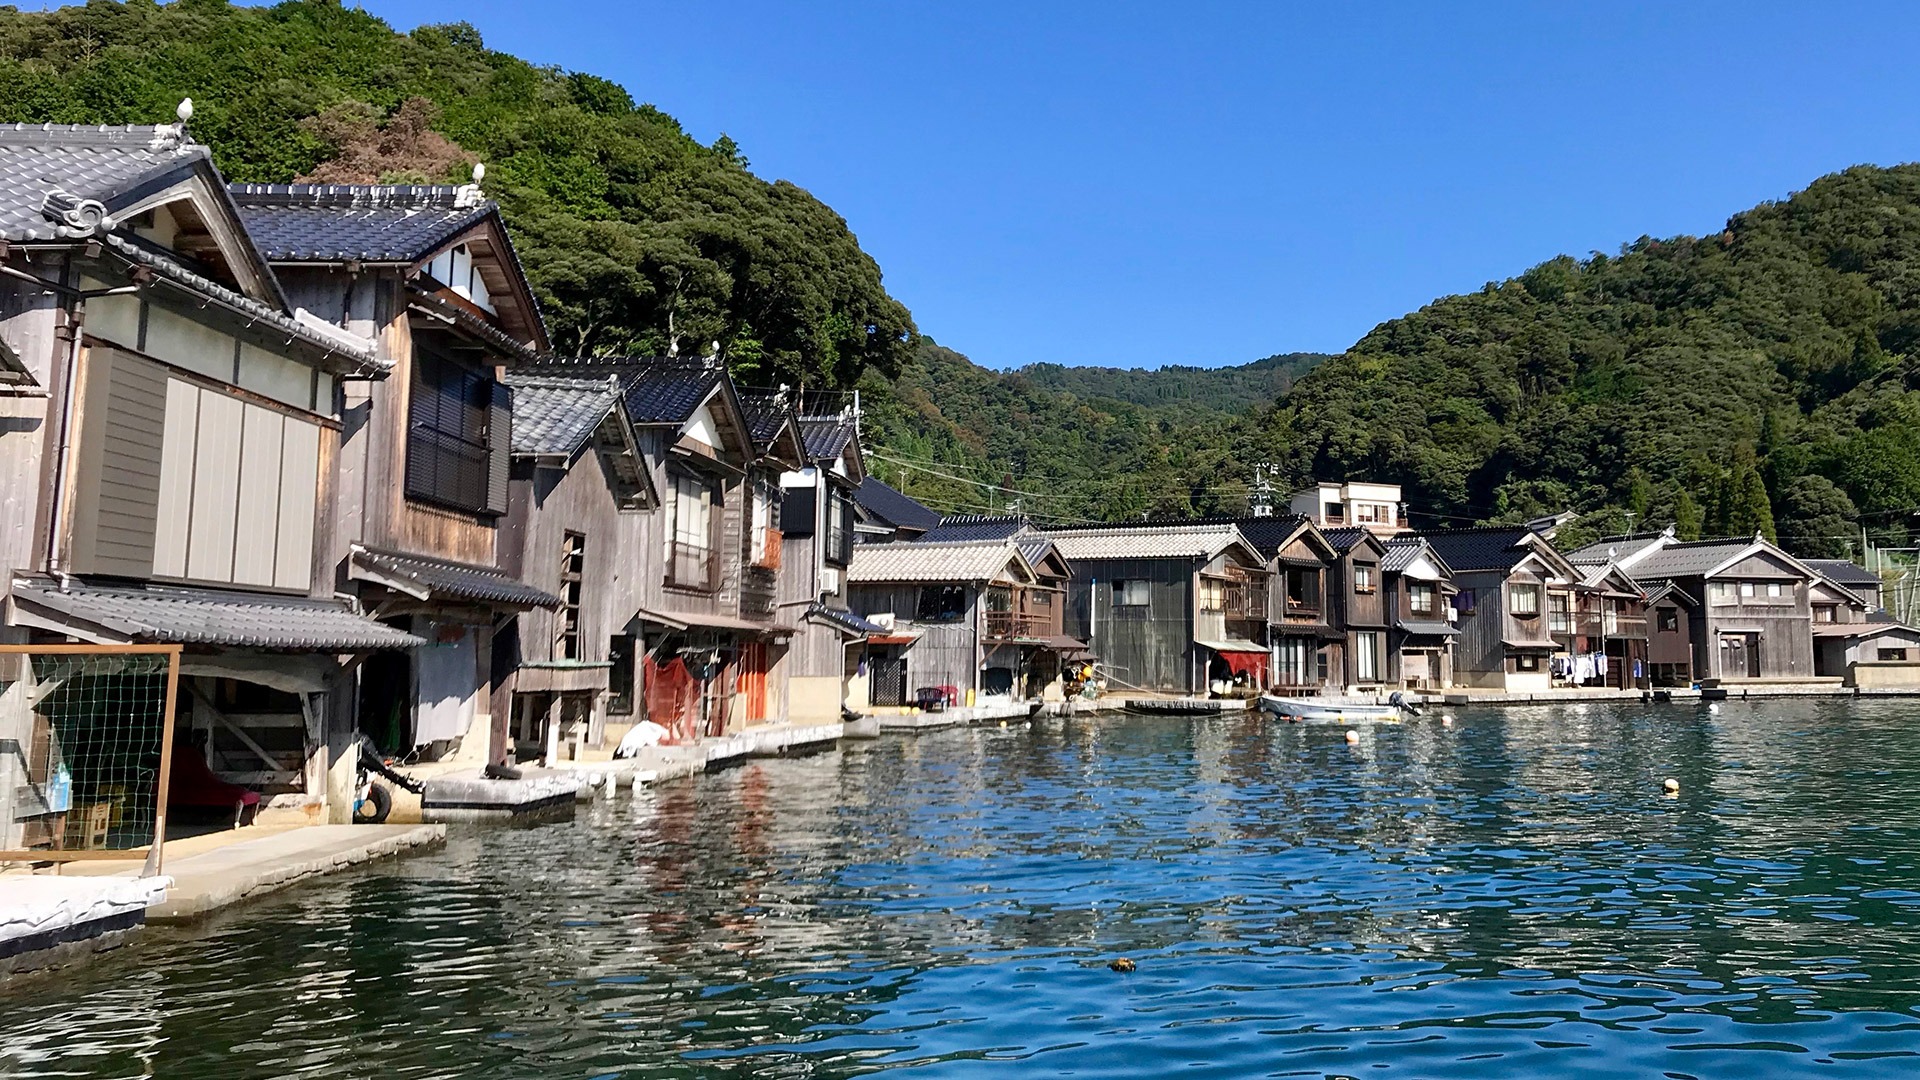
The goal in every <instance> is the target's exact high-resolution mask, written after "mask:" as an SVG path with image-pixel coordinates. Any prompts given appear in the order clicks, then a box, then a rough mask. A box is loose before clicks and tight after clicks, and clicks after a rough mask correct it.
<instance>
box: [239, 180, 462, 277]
mask: <svg viewBox="0 0 1920 1080" xmlns="http://www.w3.org/2000/svg"><path fill="white" fill-rule="evenodd" d="M229 190H230V191H231V192H232V193H233V197H234V201H236V202H238V203H239V204H240V214H241V217H242V218H243V219H244V220H245V221H246V223H247V231H248V232H249V233H252V234H253V239H254V243H256V244H258V245H259V246H260V250H261V252H263V253H264V254H265V255H266V257H267V258H268V259H269V260H271V261H273V262H348V261H359V262H372V263H415V262H418V261H420V260H421V259H424V258H426V257H427V256H429V255H431V254H433V253H434V251H435V250H436V249H438V248H439V247H440V246H441V245H443V244H445V243H446V242H447V241H449V240H452V239H453V238H454V237H456V236H458V235H460V234H461V233H463V232H465V231H467V230H468V229H471V228H472V227H474V226H475V225H477V224H479V223H480V222H481V221H483V220H485V219H486V218H488V217H490V216H492V214H493V213H494V212H495V207H494V204H493V203H491V202H487V201H484V200H479V199H477V198H475V197H474V194H473V193H472V192H466V193H463V192H462V190H461V189H460V188H457V187H449V186H444V185H432V186H429V185H413V184H233V185H231V186H230V188H229Z"/></svg>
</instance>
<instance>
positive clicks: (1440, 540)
mask: <svg viewBox="0 0 1920 1080" xmlns="http://www.w3.org/2000/svg"><path fill="white" fill-rule="evenodd" d="M1535 535H1537V534H1536V533H1535V532H1534V531H1533V530H1532V529H1529V528H1527V527H1526V526H1525V525H1500V526H1493V527H1490V528H1480V529H1446V530H1442V531H1438V532H1428V533H1422V534H1421V536H1422V537H1423V538H1425V540H1426V541H1427V544H1428V546H1430V547H1432V548H1433V550H1434V551H1435V553H1437V554H1438V555H1439V556H1440V558H1441V559H1442V560H1444V561H1445V562H1446V564H1447V565H1448V566H1450V567H1452V568H1453V569H1454V572H1455V573H1470V572H1472V571H1475V570H1511V569H1513V568H1514V567H1515V566H1517V565H1519V564H1520V561H1521V560H1522V559H1525V558H1526V557H1527V555H1528V553H1529V552H1530V551H1531V549H1530V548H1529V547H1528V546H1527V545H1526V544H1525V543H1524V541H1526V540H1527V538H1529V537H1532V536H1535Z"/></svg>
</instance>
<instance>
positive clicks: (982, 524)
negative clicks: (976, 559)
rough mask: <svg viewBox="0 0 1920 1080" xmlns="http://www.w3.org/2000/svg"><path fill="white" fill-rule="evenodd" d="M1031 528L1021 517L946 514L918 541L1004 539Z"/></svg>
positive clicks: (938, 542)
mask: <svg viewBox="0 0 1920 1080" xmlns="http://www.w3.org/2000/svg"><path fill="white" fill-rule="evenodd" d="M1032 528H1033V525H1032V523H1031V522H1029V521H1028V520H1027V519H1026V518H1023V517H1015V516H1011V515H992V514H948V515H947V516H946V517H943V518H941V519H940V523H939V524H938V525H935V526H934V527H933V528H931V529H928V530H927V533H926V535H925V536H922V537H920V539H919V541H918V542H919V543H923V544H940V543H947V542H950V541H959V540H1005V539H1007V538H1009V537H1013V536H1018V535H1020V534H1021V533H1023V532H1026V531H1028V530H1030V529H1032Z"/></svg>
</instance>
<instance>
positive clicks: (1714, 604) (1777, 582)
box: [1587, 533, 1864, 682]
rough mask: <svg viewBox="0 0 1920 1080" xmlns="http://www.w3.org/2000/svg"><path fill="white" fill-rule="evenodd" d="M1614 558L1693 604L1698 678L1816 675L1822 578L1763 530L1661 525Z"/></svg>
mask: <svg viewBox="0 0 1920 1080" xmlns="http://www.w3.org/2000/svg"><path fill="white" fill-rule="evenodd" d="M1601 543H1603V544H1605V543H1607V542H1606V541H1602V542H1601ZM1598 546H1599V545H1595V547H1598ZM1615 546H1616V547H1617V546H1618V545H1615ZM1587 550H1588V551H1591V550H1592V549H1591V548H1589V549H1587ZM1614 561H1615V562H1616V563H1617V564H1618V565H1619V566H1620V568H1621V569H1622V570H1624V571H1626V572H1627V573H1628V574H1631V575H1632V576H1633V579H1634V580H1635V581H1637V582H1639V583H1641V584H1642V585H1643V586H1645V587H1647V588H1649V589H1653V588H1655V587H1657V586H1659V585H1661V584H1669V583H1670V584H1672V585H1673V586H1675V587H1676V588H1677V589H1679V590H1680V591H1681V592H1683V593H1685V594H1686V595H1687V597H1688V598H1689V599H1691V600H1692V601H1693V602H1694V603H1695V604H1697V605H1698V607H1697V608H1696V609H1695V610H1696V613H1697V617H1698V622H1697V624H1696V625H1695V628H1694V633H1693V634H1692V638H1693V648H1694V656H1693V670H1694V677H1695V678H1696V679H1701V680H1707V679H1717V680H1721V681H1723V682H1727V681H1738V680H1747V679H1811V678H1814V677H1815V670H1814V657H1813V633H1812V629H1813V607H1812V603H1813V599H1814V589H1815V586H1816V584H1817V583H1818V582H1819V581H1820V580H1822V579H1821V578H1820V576H1819V574H1818V573H1816V572H1815V571H1814V570H1813V569H1812V568H1811V567H1809V566H1807V565H1806V564H1805V563H1803V562H1801V561H1800V560H1798V559H1796V558H1794V557H1793V556H1792V555H1789V554H1788V553H1787V552H1785V551H1783V550H1781V549H1780V548H1779V547H1778V546H1777V545H1775V544H1773V543H1772V542H1770V541H1768V540H1767V539H1766V538H1764V537H1760V536H1755V537H1752V538H1750V539H1726V540H1702V541H1694V542H1691V543H1682V542H1680V541H1678V540H1675V539H1673V537H1672V536H1671V534H1670V533H1663V534H1661V535H1660V536H1658V537H1656V538H1654V539H1653V540H1652V541H1651V542H1649V543H1646V544H1644V545H1640V546H1638V547H1637V548H1636V549H1635V550H1634V551H1632V552H1631V553H1629V554H1625V555H1619V554H1617V553H1616V555H1615V556H1614ZM1843 591H1844V590H1843ZM1851 599H1852V600H1853V602H1854V603H1856V604H1859V605H1860V606H1864V603H1863V602H1861V601H1860V600H1859V598H1858V597H1852V598H1851ZM1656 625H1657V624H1656Z"/></svg>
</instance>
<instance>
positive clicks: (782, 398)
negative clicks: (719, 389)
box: [740, 387, 798, 454]
mask: <svg viewBox="0 0 1920 1080" xmlns="http://www.w3.org/2000/svg"><path fill="white" fill-rule="evenodd" d="M740 411H741V412H744V413H746V415H747V431H748V433H749V434H751V435H752V436H753V448H754V450H755V451H757V452H759V453H763V454H764V453H766V452H767V451H768V450H771V449H772V448H773V444H774V440H776V439H778V438H779V437H780V429H781V428H783V427H786V426H787V425H788V424H791V423H797V422H798V421H797V418H796V417H795V416H794V412H793V405H792V403H791V402H789V401H788V400H787V398H786V395H784V394H782V393H781V392H780V391H778V390H748V389H746V388H744V387H742V388H741V389H740Z"/></svg>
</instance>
